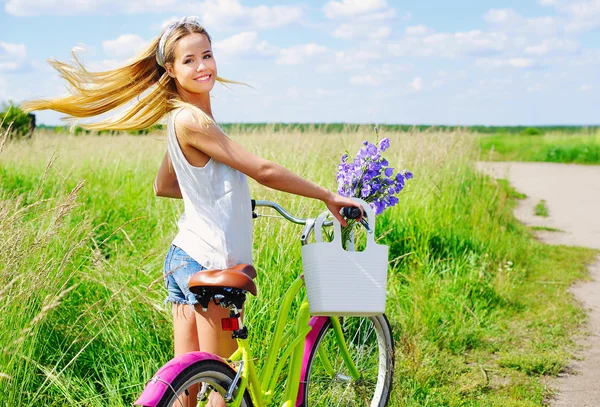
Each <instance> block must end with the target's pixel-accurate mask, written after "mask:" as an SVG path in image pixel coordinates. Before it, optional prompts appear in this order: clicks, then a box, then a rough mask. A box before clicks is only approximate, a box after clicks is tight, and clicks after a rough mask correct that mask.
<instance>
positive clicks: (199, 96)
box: [178, 89, 214, 120]
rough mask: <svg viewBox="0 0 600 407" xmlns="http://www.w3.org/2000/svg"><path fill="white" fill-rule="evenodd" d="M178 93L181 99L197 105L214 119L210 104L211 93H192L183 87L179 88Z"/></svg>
mask: <svg viewBox="0 0 600 407" xmlns="http://www.w3.org/2000/svg"><path fill="white" fill-rule="evenodd" d="M178 93H179V96H180V97H181V100H183V101H184V102H187V103H190V104H192V105H194V106H196V107H197V108H198V109H200V110H202V111H203V112H204V113H206V114H207V115H208V116H210V117H211V118H212V119H213V120H214V118H213V114H212V108H211V106H210V93H191V92H188V91H186V90H183V89H178Z"/></svg>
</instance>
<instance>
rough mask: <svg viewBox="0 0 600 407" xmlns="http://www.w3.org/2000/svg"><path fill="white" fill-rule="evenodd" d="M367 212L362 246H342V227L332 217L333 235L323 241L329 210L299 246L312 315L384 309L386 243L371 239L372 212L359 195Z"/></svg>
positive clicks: (363, 313) (374, 312)
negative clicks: (309, 240)
mask: <svg viewBox="0 0 600 407" xmlns="http://www.w3.org/2000/svg"><path fill="white" fill-rule="evenodd" d="M353 200H354V201H356V202H359V203H360V204H361V205H362V206H363V208H364V213H365V214H366V215H367V219H368V222H369V227H370V229H371V233H366V235H367V241H366V247H365V249H364V250H363V251H360V252H357V251H353V247H352V246H353V245H351V244H349V245H348V247H349V250H344V249H343V247H342V230H341V225H340V223H339V222H338V221H337V219H335V218H334V219H333V227H334V239H333V241H331V242H324V241H323V229H322V226H323V222H324V221H325V220H326V219H327V215H328V214H329V211H327V212H323V213H322V214H321V215H319V217H318V218H317V220H316V222H315V240H316V243H312V244H307V245H305V246H302V265H303V267H304V280H305V284H306V292H307V295H308V305H309V308H310V313H311V314H312V315H338V316H371V315H378V314H382V313H383V312H384V311H385V299H386V283H387V271H388V246H385V245H380V244H377V243H375V238H374V236H375V213H374V212H373V209H372V208H371V206H370V205H369V204H368V203H367V202H365V201H363V200H362V199H359V198H353Z"/></svg>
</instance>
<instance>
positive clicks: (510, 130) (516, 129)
mask: <svg viewBox="0 0 600 407" xmlns="http://www.w3.org/2000/svg"><path fill="white" fill-rule="evenodd" d="M1 108H2V111H1V112H0V129H2V130H6V129H7V128H8V126H9V125H10V124H11V123H12V127H11V132H10V134H9V137H11V138H28V137H31V135H32V134H33V131H34V129H35V128H36V120H35V115H34V114H31V113H29V114H27V113H25V112H23V111H22V110H21V109H20V108H19V107H18V106H16V105H14V104H12V103H10V102H9V104H4V105H2V107H1ZM219 125H220V126H221V127H222V128H223V130H225V132H232V131H242V132H253V131H263V130H268V131H273V132H275V133H277V132H290V131H299V132H301V133H305V132H313V131H317V132H324V133H343V132H356V131H358V130H365V131H370V130H372V129H373V128H374V127H375V124H348V123H219ZM378 126H379V128H380V129H385V130H386V131H405V132H406V131H420V132H423V131H432V130H436V131H454V130H457V129H464V130H468V131H472V132H477V133H484V134H522V135H531V136H535V135H541V134H544V133H547V132H562V133H580V132H582V131H585V130H589V131H597V130H599V129H600V125H598V126H536V127H531V126H448V125H423V124H420V125H409V124H379V125H378ZM37 128H39V129H47V130H51V131H55V132H59V133H71V131H70V128H69V126H47V125H44V124H38V125H37ZM161 130H164V126H163V125H162V124H155V125H153V126H151V127H148V128H146V129H140V130H131V131H126V132H125V133H128V134H133V135H146V134H150V133H153V132H156V131H161ZM72 133H74V134H76V135H80V134H97V135H118V134H123V133H124V131H122V130H86V129H84V128H82V127H79V126H77V127H75V128H74V129H73V132H72Z"/></svg>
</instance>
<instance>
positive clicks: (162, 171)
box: [154, 151, 183, 199]
mask: <svg viewBox="0 0 600 407" xmlns="http://www.w3.org/2000/svg"><path fill="white" fill-rule="evenodd" d="M154 194H155V195H156V196H163V197H165V198H179V199H181V198H183V197H182V195H181V190H180V189H179V182H178V181H177V175H176V174H175V170H174V169H173V165H172V164H171V159H170V157H169V152H168V151H167V152H166V153H165V156H164V157H163V160H162V162H161V163H160V167H159V169H158V173H157V174H156V178H155V179H154Z"/></svg>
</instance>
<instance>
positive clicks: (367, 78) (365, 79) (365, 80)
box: [350, 75, 381, 86]
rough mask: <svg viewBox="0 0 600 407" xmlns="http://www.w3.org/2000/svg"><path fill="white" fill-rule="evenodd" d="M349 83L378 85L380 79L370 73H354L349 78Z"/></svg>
mask: <svg viewBox="0 0 600 407" xmlns="http://www.w3.org/2000/svg"><path fill="white" fill-rule="evenodd" d="M350 83H351V84H353V85H361V86H362V85H364V86H370V85H379V84H380V83H381V79H380V78H376V77H374V76H372V75H354V76H353V77H351V78H350Z"/></svg>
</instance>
